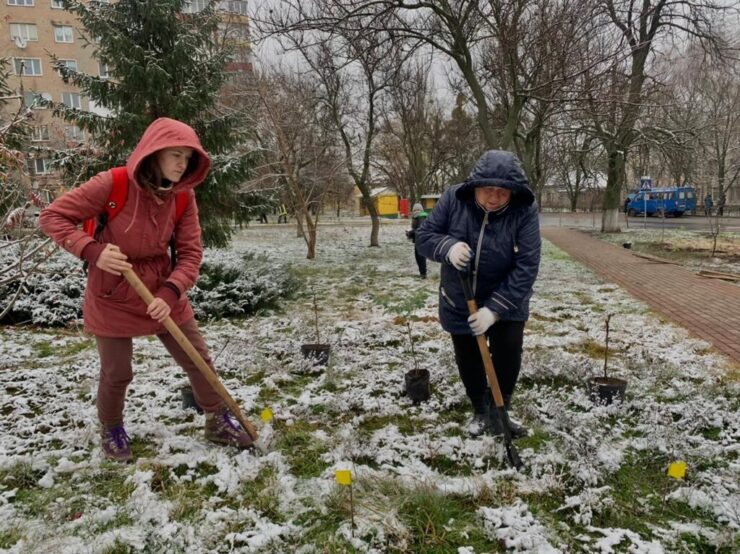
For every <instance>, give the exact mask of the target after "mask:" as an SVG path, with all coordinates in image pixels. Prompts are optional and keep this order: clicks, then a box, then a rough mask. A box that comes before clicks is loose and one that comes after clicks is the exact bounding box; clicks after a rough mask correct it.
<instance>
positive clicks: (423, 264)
mask: <svg viewBox="0 0 740 554" xmlns="http://www.w3.org/2000/svg"><path fill="white" fill-rule="evenodd" d="M427 215H428V214H427V213H426V212H425V211H424V208H423V207H422V205H421V204H419V203H418V202H417V203H416V204H414V207H413V208H411V230H409V231H406V236H407V237H408V238H409V240H410V241H411V242H413V243H414V258H415V259H416V265H417V267H418V268H419V277H421V278H422V279H426V278H427V259H426V258H425V257H424V256H422V255H421V254H419V250H418V249H417V248H416V231H417V230H418V229H419V226H420V225H421V223H422V222H423V221H424V220H425V219H426V218H427Z"/></svg>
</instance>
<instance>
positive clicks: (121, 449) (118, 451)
mask: <svg viewBox="0 0 740 554" xmlns="http://www.w3.org/2000/svg"><path fill="white" fill-rule="evenodd" d="M100 439H101V444H102V447H103V456H105V457H106V458H108V459H109V460H115V461H116V462H124V463H128V462H130V461H131V460H133V456H132V455H131V439H129V438H128V435H127V434H126V430H125V429H124V428H123V423H119V424H118V425H114V426H113V427H105V426H101V429H100Z"/></svg>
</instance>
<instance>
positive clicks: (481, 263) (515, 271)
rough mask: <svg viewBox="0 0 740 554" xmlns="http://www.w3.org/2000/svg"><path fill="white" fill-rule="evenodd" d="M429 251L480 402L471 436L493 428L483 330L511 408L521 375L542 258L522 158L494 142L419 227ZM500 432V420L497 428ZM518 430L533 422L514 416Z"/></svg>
mask: <svg viewBox="0 0 740 554" xmlns="http://www.w3.org/2000/svg"><path fill="white" fill-rule="evenodd" d="M416 247H417V249H418V251H419V253H421V254H422V255H423V256H426V257H427V258H429V259H431V260H434V261H436V262H440V263H441V264H442V269H441V276H440V278H441V280H440V287H439V317H440V321H441V323H442V327H443V329H444V330H445V331H447V332H448V333H450V335H451V336H452V344H453V347H454V350H455V361H456V362H457V367H458V370H459V372H460V377H461V379H462V382H463V385H464V386H465V391H466V393H467V395H468V397H469V398H470V402H471V404H472V408H473V418H472V419H471V421H470V424H469V425H468V432H469V433H470V435H471V436H479V435H481V434H483V433H484V432H485V431H486V423H487V414H488V411H489V406H490V403H492V399H491V393H490V390H489V388H488V384H487V381H486V375H485V369H484V367H483V361H482V359H481V355H480V350H479V349H478V345H477V339H476V335H485V336H486V338H487V340H488V342H489V345H490V350H491V357H492V359H493V364H494V367H495V369H496V376H497V378H498V382H499V385H500V387H501V392H502V394H503V396H504V400H505V402H506V407H507V409H508V408H509V407H510V405H511V398H512V394H513V392H514V388H515V386H516V382H517V379H518V377H519V370H520V368H521V361H522V343H523V338H524V325H525V322H526V321H527V319H528V318H529V299H530V297H531V296H532V287H533V285H534V282H535V279H536V278H537V272H538V271H539V265H540V248H541V240H540V229H539V215H538V208H537V203H536V202H535V199H534V195H533V194H532V191H531V190H530V188H529V182H528V180H527V177H526V176H525V174H524V171H523V169H522V166H521V163H520V162H519V159H518V158H517V157H516V156H515V155H514V154H512V153H511V152H506V151H502V150H489V151H488V152H485V153H484V154H483V155H482V156H481V157H480V159H479V160H478V161H477V163H476V165H475V168H474V169H473V171H472V173H471V174H470V176H469V177H468V178H467V179H466V180H465V181H464V182H463V183H461V184H458V185H454V186H452V187H450V188H449V189H448V190H447V191H445V193H444V194H443V195H442V197H441V198H440V200H439V202H438V204H437V205H436V206H435V208H434V210H433V211H432V212H431V213H430V215H429V217H427V219H426V221H425V222H424V223H423V225H421V227H420V228H419V229H418V230H417V231H416ZM460 273H462V274H463V277H464V278H468V279H469V280H470V283H471V286H472V290H473V291H474V295H475V300H476V303H477V304H478V308H479V309H478V312H477V313H476V314H475V315H470V314H469V312H468V308H467V303H466V299H465V294H464V292H463V288H462V283H461V281H460ZM491 431H492V432H493V434H500V433H501V432H502V431H501V427H500V423H498V425H496V424H495V422H494V426H493V429H491ZM512 434H513V435H514V436H515V437H521V436H524V435H526V434H527V431H526V429H524V428H523V427H521V426H520V425H519V424H517V423H515V422H513V421H512Z"/></svg>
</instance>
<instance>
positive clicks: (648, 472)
mask: <svg viewBox="0 0 740 554" xmlns="http://www.w3.org/2000/svg"><path fill="white" fill-rule="evenodd" d="M525 440H526V439H525ZM520 442H521V441H518V443H520ZM668 463H669V460H668V458H667V457H665V455H663V454H661V453H658V452H639V453H638V452H630V453H628V454H627V455H626V457H625V459H624V461H623V463H622V465H621V466H620V468H619V469H618V470H617V471H615V472H613V473H611V474H607V476H606V478H605V480H604V482H603V485H608V486H609V487H611V490H610V492H609V493H607V497H608V498H609V499H610V501H611V503H612V504H611V506H609V507H606V508H605V509H603V510H602V511H601V512H598V511H595V512H594V515H593V519H592V521H591V525H593V526H596V527H603V528H619V529H629V530H631V531H634V532H635V533H637V534H638V535H640V537H641V538H643V539H644V540H655V539H657V537H656V536H655V534H654V533H653V528H654V527H656V526H659V527H661V528H669V527H670V525H671V524H672V523H679V522H680V523H694V524H698V525H701V526H704V527H707V528H710V529H714V530H716V531H718V530H719V529H720V524H719V523H718V522H717V521H716V519H715V518H714V516H713V515H712V514H710V513H707V512H704V511H702V510H699V509H695V508H691V507H690V506H689V505H688V504H686V503H684V502H679V501H675V500H668V499H667V495H668V494H670V493H671V492H672V491H674V490H676V489H677V488H678V487H680V486H684V483H683V481H680V480H676V479H672V478H670V477H668V476H667V475H666V467H667V465H668ZM569 494H571V493H567V492H566V491H550V492H549V493H547V494H527V495H524V496H523V499H524V500H525V501H526V502H527V503H528V504H529V506H530V509H531V510H532V513H533V514H535V515H536V516H537V517H538V519H540V520H542V521H543V522H544V523H547V524H548V526H549V527H550V528H551V529H558V530H559V532H558V535H559V538H560V539H561V540H562V541H563V542H564V543H565V544H567V545H570V546H571V547H574V548H576V549H577V548H578V546H579V545H582V543H581V542H580V541H579V540H578V539H577V538H576V537H577V535H579V534H581V533H585V534H589V535H591V533H589V532H588V531H587V530H586V528H585V527H584V526H582V525H579V524H577V523H575V521H574V520H573V519H572V514H573V512H572V511H570V510H559V508H560V507H561V506H562V505H563V502H564V500H565V496H566V495H569ZM592 536H594V537H598V536H600V535H598V534H594V535H592ZM691 537H693V540H695V541H699V542H700V543H701V542H702V541H703V540H704V539H701V538H699V537H695V536H693V535H691ZM625 542H627V541H626V540H625ZM661 542H662V541H661ZM691 552H693V550H691ZM728 552H729V550H728Z"/></svg>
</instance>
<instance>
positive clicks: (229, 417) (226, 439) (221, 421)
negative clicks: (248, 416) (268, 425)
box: [205, 407, 253, 449]
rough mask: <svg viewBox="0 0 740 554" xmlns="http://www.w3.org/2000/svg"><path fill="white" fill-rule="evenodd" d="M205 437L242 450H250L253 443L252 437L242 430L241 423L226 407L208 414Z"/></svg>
mask: <svg viewBox="0 0 740 554" xmlns="http://www.w3.org/2000/svg"><path fill="white" fill-rule="evenodd" d="M205 435H206V438H207V439H208V440H209V441H211V442H217V443H219V444H228V445H230V446H236V447H237V448H242V449H243V448H250V447H251V446H252V443H253V441H252V437H250V436H249V433H247V432H246V431H245V430H244V429H242V426H241V425H239V422H238V421H236V419H235V418H234V416H233V414H232V413H231V412H230V411H229V410H228V408H226V407H224V408H221V409H220V410H219V411H217V412H215V413H212V414H206V429H205Z"/></svg>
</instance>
